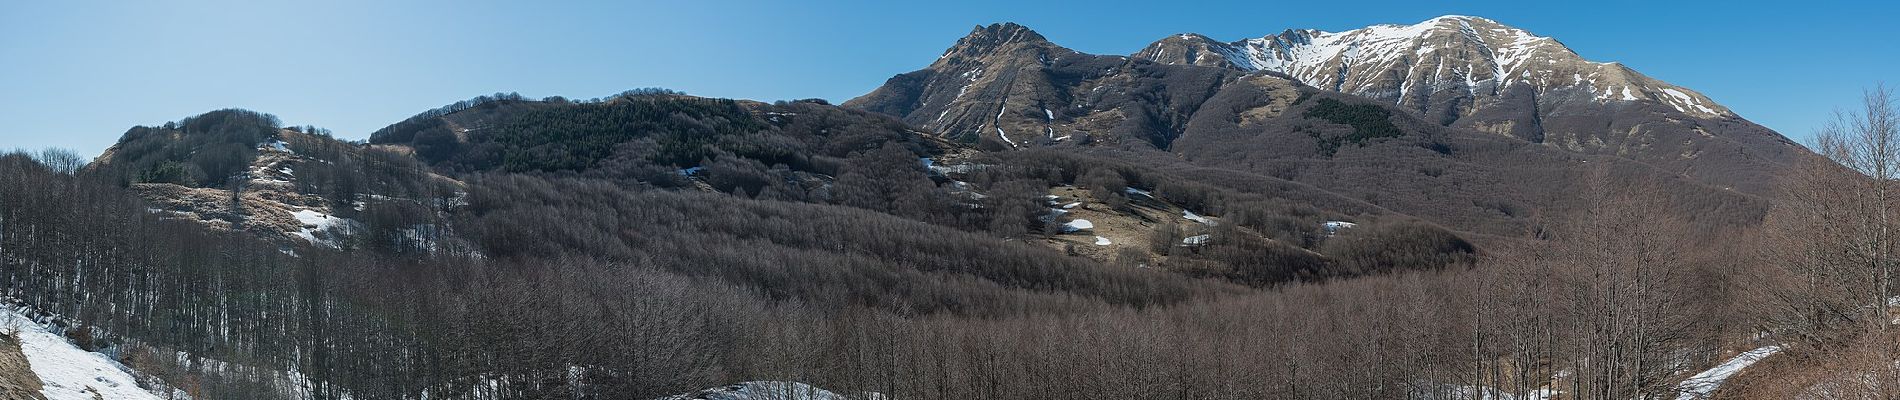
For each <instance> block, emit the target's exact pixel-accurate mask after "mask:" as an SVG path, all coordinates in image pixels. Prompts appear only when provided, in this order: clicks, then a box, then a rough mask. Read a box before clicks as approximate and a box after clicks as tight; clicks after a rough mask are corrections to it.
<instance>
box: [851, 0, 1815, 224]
mask: <svg viewBox="0 0 1900 400" xmlns="http://www.w3.org/2000/svg"><path fill="white" fill-rule="evenodd" d="M1437 21H1440V22H1442V23H1444V24H1447V25H1451V26H1462V25H1457V23H1456V21H1457V20H1455V19H1441V20H1437ZM1500 29H1502V28H1500ZM1387 30H1393V31H1397V30H1398V29H1397V28H1379V29H1376V30H1374V31H1376V32H1385V31H1387ZM1368 32H1373V31H1368ZM1500 34H1502V33H1500ZM1313 35H1318V34H1317V33H1313ZM1366 35H1368V34H1354V35H1353V37H1362V36H1366ZM1387 36H1391V34H1387ZM1194 37H1195V36H1194V35H1187V36H1185V37H1181V36H1177V37H1174V38H1171V39H1170V40H1174V41H1186V40H1190V39H1193V38H1194ZM1329 37H1330V36H1329ZM1302 40H1305V39H1302ZM1165 42H1169V41H1168V40H1164V43H1165ZM1305 42H1313V41H1312V40H1305ZM1206 43H1207V44H1208V46H1213V43H1214V42H1211V41H1208V42H1206ZM1263 43H1271V41H1268V42H1263ZM1329 43H1330V42H1329ZM1551 44H1552V45H1554V44H1555V43H1554V42H1551ZM1162 47H1164V48H1166V47H1165V46H1162ZM1204 48H1206V49H1214V48H1222V49H1226V48H1227V47H1219V46H1213V47H1204ZM1295 48H1297V49H1308V48H1307V47H1298V46H1296V47H1295ZM1355 48H1358V49H1359V50H1355V51H1353V52H1348V54H1350V55H1353V56H1354V57H1362V58H1370V57H1373V56H1374V55H1375V54H1376V55H1380V56H1384V53H1378V52H1373V51H1371V50H1369V48H1359V47H1355ZM1400 48H1402V47H1392V48H1380V49H1381V50H1384V51H1398V50H1394V49H1400ZM1186 49H1202V47H1188V48H1186ZM1301 51H1305V50H1301ZM1544 51H1545V52H1550V51H1554V50H1551V49H1546V50H1544ZM1405 52H1406V53H1407V54H1412V52H1411V50H1406V51H1405ZM1189 53H1194V54H1193V55H1192V56H1189V55H1188V54H1189ZM1445 53H1446V54H1450V52H1449V51H1447V52H1445ZM1168 54H1175V55H1179V56H1181V57H1182V58H1180V59H1179V60H1178V61H1183V62H1177V63H1170V62H1166V61H1168V58H1167V55H1168ZM1300 54H1305V53H1300ZM1143 55H1146V56H1149V57H1142V56H1143ZM1155 56H1161V58H1162V61H1153V60H1150V58H1151V57H1155ZM1412 56H1416V55H1415V54H1414V55H1412ZM1190 60H1191V61H1196V62H1192V63H1190V62H1185V61H1190ZM1486 60H1489V59H1488V58H1487V59H1486ZM1487 62H1488V61H1487ZM1203 64H1208V65H1203ZM1247 65H1253V64H1247ZM1289 71H1291V72H1300V71H1296V70H1289ZM1632 76H1633V75H1632ZM1459 81H1460V82H1463V79H1462V78H1460V79H1459ZM1307 82H1309V81H1308V80H1305V79H1301V78H1299V77H1297V76H1296V75H1293V74H1291V73H1290V72H1281V71H1276V70H1254V69H1249V68H1244V67H1242V66H1240V65H1239V64H1235V63H1234V62H1232V61H1231V59H1229V58H1228V57H1227V56H1225V55H1220V54H1219V53H1217V52H1210V51H1204V50H1194V51H1177V50H1171V49H1163V50H1154V49H1151V50H1148V51H1144V52H1142V53H1138V54H1137V57H1123V56H1113V55H1091V54H1085V53H1080V52H1076V51H1073V50H1069V49H1066V48H1063V47H1061V46H1058V45H1055V44H1053V43H1051V42H1049V41H1048V40H1047V39H1046V38H1044V37H1043V36H1042V35H1040V34H1037V33H1036V32H1034V31H1032V30H1030V29H1028V28H1026V27H1023V26H1020V25H1016V24H1008V23H1005V24H995V25H990V26H979V27H977V28H975V29H973V30H972V31H971V33H970V34H969V35H968V36H966V37H964V38H963V39H961V40H959V41H957V43H956V44H955V45H954V46H952V47H951V48H950V49H948V50H947V51H945V52H944V54H943V56H941V57H939V58H938V59H937V60H936V61H934V62H933V63H931V64H930V65H929V66H927V67H925V68H924V69H921V70H918V71H915V72H910V73H905V74H900V75H897V76H896V77H893V78H891V79H890V80H889V81H887V82H886V83H885V85H883V86H881V87H879V88H877V89H876V90H874V91H872V92H871V93H868V94H866V95H864V96H861V97H859V98H856V99H852V100H850V101H847V102H845V103H844V106H845V107H852V108H859V109H864V110H868V111H876V112H882V113H887V114H892V115H895V116H898V117H900V118H902V119H903V120H904V121H905V122H909V123H911V124H914V125H917V126H920V127H922V128H925V129H927V130H931V131H934V132H936V133H938V134H939V135H942V136H944V137H946V138H948V139H951V140H955V141H960V142H965V143H973V144H974V145H975V146H977V147H979V148H983V149H989V150H1009V149H1029V148H1036V147H1053V148H1056V149H1067V150H1064V151H1069V152H1073V153H1085V154H1096V155H1101V156H1107V157H1115V158H1119V159H1123V160H1127V161H1129V162H1133V163H1137V164H1141V165H1149V166H1153V167H1155V168H1160V169H1163V170H1169V171H1173V172H1175V173H1177V174H1180V175H1185V176H1194V177H1196V178H1197V179H1202V180H1204V181H1209V182H1217V183H1216V184H1218V185H1225V186H1228V187H1234V188H1248V187H1253V188H1263V187H1279V188H1290V189H1289V190H1287V191H1279V192H1276V193H1275V195H1278V196H1282V197H1290V196H1293V194H1292V193H1291V192H1292V191H1306V192H1321V193H1326V194H1327V195H1328V196H1332V197H1336V198H1350V199H1355V200H1356V201H1357V202H1363V203H1365V204H1368V205H1369V206H1370V207H1372V208H1374V209H1378V210H1382V211H1381V212H1386V213H1393V214H1400V215H1409V216H1414V217H1420V218H1424V219H1426V220H1429V221H1432V222H1435V223H1438V224H1443V225H1444V226H1447V227H1450V228H1453V229H1457V230H1461V231H1465V232H1471V233H1476V234H1479V235H1497V236H1504V237H1516V236H1523V235H1526V234H1527V232H1532V231H1536V230H1538V229H1540V228H1538V226H1539V225H1540V224H1543V223H1547V222H1550V221H1552V218H1551V217H1550V216H1553V215H1564V214H1567V213H1574V212H1577V211H1579V210H1583V209H1587V208H1588V207H1589V205H1588V204H1585V203H1583V202H1581V201H1580V200H1577V198H1576V195H1575V194H1576V193H1577V191H1578V190H1580V189H1582V188H1587V187H1591V186H1592V185H1595V186H1599V187H1601V186H1609V187H1624V186H1631V185H1634V186H1641V187H1651V186H1653V187H1659V188H1662V189H1659V190H1663V191H1667V192H1671V197H1673V198H1675V199H1677V201H1676V202H1675V203H1674V205H1673V206H1672V207H1674V208H1672V209H1671V210H1670V212H1671V213H1672V214H1673V215H1678V216H1681V217H1683V218H1685V219H1688V220H1692V221H1698V223H1706V224H1709V226H1710V227H1714V226H1746V225H1752V224H1754V223H1756V222H1758V221H1759V219H1760V216H1761V213H1762V212H1763V210H1765V208H1766V202H1765V200H1764V199H1763V198H1762V197H1761V196H1762V195H1764V194H1767V193H1769V185H1770V184H1772V182H1773V181H1774V180H1775V177H1776V173H1777V171H1779V170H1780V169H1782V168H1784V167H1785V165H1784V164H1786V163H1788V162H1790V161H1789V160H1791V159H1792V158H1794V157H1798V156H1800V155H1803V154H1808V153H1807V152H1806V150H1805V149H1802V148H1801V147H1799V146H1794V145H1792V144H1790V143H1789V142H1787V141H1786V139H1785V138H1781V137H1780V136H1779V135H1778V134H1774V133H1773V132H1772V131H1768V130H1766V129H1765V128H1760V127H1759V126H1756V125H1753V124H1751V123H1748V122H1747V121H1745V120H1741V119H1739V118H1735V117H1732V116H1723V117H1719V118H1718V119H1713V120H1712V119H1706V118H1700V117H1696V116H1693V115H1690V114H1684V113H1681V112H1679V111H1677V110H1675V109H1673V108H1669V107H1666V106H1664V105H1661V104H1650V103H1642V102H1614V101H1613V102H1610V103H1601V104H1598V103H1594V100H1592V102H1593V103H1591V104H1595V105H1592V106H1588V107H1584V106H1576V107H1569V106H1567V105H1570V104H1572V103H1573V102H1567V101H1566V100H1565V99H1566V98H1563V97H1559V96H1554V95H1551V96H1539V95H1537V93H1536V91H1535V90H1532V87H1530V86H1527V85H1508V86H1507V87H1508V88H1511V89H1510V90H1509V91H1505V92H1503V93H1506V94H1509V93H1519V92H1521V94H1523V95H1524V97H1522V98H1524V99H1530V100H1539V99H1542V100H1544V101H1552V102H1558V103H1559V104H1560V105H1566V107H1558V108H1557V109H1555V110H1551V111H1549V112H1548V113H1547V114H1550V115H1545V116H1539V115H1537V114H1535V113H1529V112H1526V113H1520V114H1512V112H1514V111H1512V110H1518V109H1517V108H1512V107H1515V106H1514V105H1515V104H1517V103H1510V102H1506V101H1504V100H1500V99H1518V98H1520V97H1512V96H1516V95H1509V96H1504V97H1497V98H1487V100H1484V102H1483V103H1482V105H1485V107H1483V108H1478V109H1475V111H1472V113H1474V114H1473V115H1476V116H1475V117H1472V118H1468V119H1464V120H1454V121H1451V122H1452V123H1450V124H1449V125H1448V124H1447V123H1446V122H1447V121H1445V120H1443V119H1441V118H1433V117H1432V116H1431V115H1429V114H1424V113H1421V112H1419V111H1418V110H1416V109H1412V108H1408V107H1406V106H1404V105H1402V104H1398V103H1396V102H1392V101H1387V100H1382V99H1379V98H1376V97H1368V96H1363V95H1360V94H1356V93H1351V92H1340V91H1333V90H1327V89H1326V88H1324V87H1315V86H1313V85H1309V84H1308V83H1307ZM1408 87H1409V86H1408ZM1457 92H1458V93H1466V91H1464V90H1463V89H1458V90H1457ZM1408 94H1409V92H1408ZM1466 95H1467V96H1470V95H1471V94H1469V93H1466ZM1522 110H1548V109H1546V108H1539V107H1535V105H1534V103H1533V104H1532V105H1528V106H1525V107H1524V108H1522ZM1573 113H1574V114H1573ZM1512 115H1523V116H1524V117H1523V119H1525V120H1529V121H1533V122H1538V121H1541V122H1540V123H1542V124H1544V125H1550V126H1575V124H1569V123H1566V124H1557V123H1555V122H1553V121H1573V122H1575V121H1589V122H1590V123H1594V124H1599V125H1600V126H1603V127H1607V128H1613V129H1606V130H1601V132H1595V133H1591V134H1589V135H1590V136H1591V137H1592V138H1593V139H1589V140H1586V141H1585V142H1588V143H1621V144H1622V145H1625V146H1627V148H1622V149H1619V150H1617V151H1604V149H1597V150H1592V149H1589V148H1575V147H1572V146H1563V145H1559V144H1558V143H1553V142H1549V141H1538V140H1532V139H1534V138H1527V137H1525V136H1532V135H1500V134H1497V133H1495V132H1492V131H1486V130H1481V129H1477V128H1479V127H1476V126H1471V124H1474V123H1475V122H1472V121H1478V120H1480V119H1482V118H1487V116H1506V117H1508V116H1512ZM1638 117H1640V118H1638ZM1460 121H1463V122H1460ZM1487 126H1489V125H1487ZM1524 126H1530V125H1524ZM1632 127H1633V128H1634V130H1631V128H1632ZM1724 127H1728V128H1734V129H1732V130H1724V129H1728V128H1724ZM1630 132H1634V134H1635V135H1636V136H1617V135H1622V134H1625V133H1630ZM1737 132H1740V133H1737ZM1718 133H1720V134H1721V135H1717V134H1718ZM1751 135H1752V136H1751ZM1613 136H1615V137H1620V138H1621V139H1602V138H1608V137H1613ZM1731 136H1734V137H1758V138H1766V139H1769V140H1767V141H1766V142H1765V143H1764V142H1763V141H1749V140H1742V139H1737V138H1733V137H1731ZM1625 139H1630V140H1625ZM1631 140H1641V141H1643V143H1646V144H1640V145H1638V144H1633V143H1631ZM1685 146H1686V148H1693V149H1700V150H1694V151H1689V150H1682V149H1684V148H1685ZM1665 149H1668V150H1670V151H1669V152H1664V151H1663V150H1665ZM1675 151H1686V152H1684V153H1676V152H1675ZM1240 182H1248V183H1244V184H1243V183H1240ZM1291 188H1296V189H1291ZM1309 204H1318V203H1309ZM1335 204H1336V203H1335ZM1557 219H1561V218H1557ZM1538 221H1544V222H1538ZM1716 229H1720V228H1716Z"/></svg>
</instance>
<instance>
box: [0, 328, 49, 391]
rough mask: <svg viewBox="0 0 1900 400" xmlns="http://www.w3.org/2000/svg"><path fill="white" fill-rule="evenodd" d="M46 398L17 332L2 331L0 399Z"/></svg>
mask: <svg viewBox="0 0 1900 400" xmlns="http://www.w3.org/2000/svg"><path fill="white" fill-rule="evenodd" d="M29 399H31V400H46V396H44V395H41V394H40V377H39V375H35V374H33V368H32V366H31V365H29V364H28V363H27V361H26V353H22V352H20V337H19V336H18V334H17V333H15V332H0V400H29Z"/></svg>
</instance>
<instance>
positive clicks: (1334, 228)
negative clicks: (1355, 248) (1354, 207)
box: [1319, 221, 1359, 235]
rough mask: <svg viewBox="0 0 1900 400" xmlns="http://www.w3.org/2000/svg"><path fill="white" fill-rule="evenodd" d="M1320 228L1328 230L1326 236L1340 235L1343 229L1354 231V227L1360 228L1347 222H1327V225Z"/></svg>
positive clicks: (1324, 224)
mask: <svg viewBox="0 0 1900 400" xmlns="http://www.w3.org/2000/svg"><path fill="white" fill-rule="evenodd" d="M1319 226H1320V228H1324V229H1326V234H1328V235H1332V234H1337V233H1339V230H1341V229H1352V227H1355V226H1359V224H1355V223H1351V222H1346V221H1326V222H1325V223H1322V224H1319Z"/></svg>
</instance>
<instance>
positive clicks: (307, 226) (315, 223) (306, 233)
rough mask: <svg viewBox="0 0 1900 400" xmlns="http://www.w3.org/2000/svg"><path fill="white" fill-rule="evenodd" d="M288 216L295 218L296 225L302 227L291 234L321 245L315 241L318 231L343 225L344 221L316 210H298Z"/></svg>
mask: <svg viewBox="0 0 1900 400" xmlns="http://www.w3.org/2000/svg"><path fill="white" fill-rule="evenodd" d="M290 215H291V216H293V217H297V223H298V224H301V225H302V227H301V228H300V229H299V230H297V232H295V233H293V234H294V235H297V237H300V238H303V239H304V240H308V241H310V243H312V244H318V243H322V242H320V241H318V240H317V235H316V233H317V232H318V231H322V230H324V229H327V228H329V227H331V226H335V225H337V224H342V223H344V219H342V218H337V217H333V216H330V215H329V214H324V213H322V212H319V211H316V210H298V211H296V212H292V213H290Z"/></svg>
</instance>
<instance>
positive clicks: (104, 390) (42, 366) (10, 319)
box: [0, 307, 159, 400]
mask: <svg viewBox="0 0 1900 400" xmlns="http://www.w3.org/2000/svg"><path fill="white" fill-rule="evenodd" d="M0 329H5V330H8V331H14V330H17V331H18V332H19V335H20V352H22V353H25V354H26V360H27V363H28V364H30V366H31V367H32V368H33V374H34V375H39V377H40V381H41V383H42V384H43V388H42V389H40V392H41V393H43V394H45V395H46V398H47V400H67V399H71V400H92V399H95V398H105V399H130V400H141V399H152V400H158V399H159V397H158V396H156V395H153V394H152V393H151V392H147V391H145V389H141V388H139V385H138V381H137V380H136V379H133V378H132V374H131V373H129V372H127V370H126V368H125V366H124V365H121V364H119V362H117V361H113V360H112V359H111V358H107V357H106V356H105V355H104V354H99V353H93V352H88V351H85V350H80V349H79V347H77V346H74V345H73V344H72V343H69V342H67V341H66V338H65V337H63V336H60V335H58V334H54V333H52V332H51V331H49V330H47V329H46V327H45V326H42V325H40V324H38V323H34V322H33V320H32V319H29V318H27V317H26V316H24V315H20V313H18V312H16V311H14V310H12V309H10V308H4V307H0Z"/></svg>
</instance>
